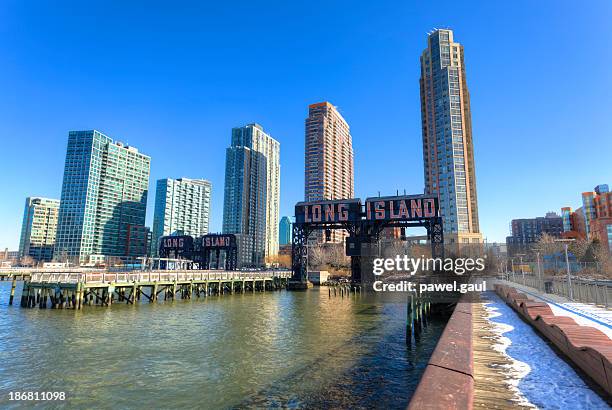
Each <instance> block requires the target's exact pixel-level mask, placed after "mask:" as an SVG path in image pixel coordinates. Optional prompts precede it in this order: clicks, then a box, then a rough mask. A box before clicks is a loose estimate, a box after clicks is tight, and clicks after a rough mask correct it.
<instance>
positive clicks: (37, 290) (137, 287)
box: [9, 270, 291, 309]
mask: <svg viewBox="0 0 612 410" xmlns="http://www.w3.org/2000/svg"><path fill="white" fill-rule="evenodd" d="M290 277H291V272H290V271H283V270H268V271H215V270H207V271H198V270H185V271H167V270H164V271H149V272H145V271H130V272H41V271H39V272H32V273H31V275H30V278H29V280H26V281H25V282H24V286H23V290H22V295H21V306H22V307H36V306H38V307H40V308H41V309H45V308H47V307H48V305H49V303H50V304H51V308H72V309H80V308H82V307H83V306H84V305H93V304H97V305H101V306H111V304H112V303H113V302H114V301H115V300H116V301H118V302H125V303H127V304H135V303H136V302H137V301H140V300H141V297H142V298H146V299H148V301H149V302H155V301H158V300H160V299H162V300H174V299H175V298H176V297H177V295H179V296H180V298H181V299H191V298H192V297H194V296H195V297H203V296H209V295H213V294H216V295H221V294H224V293H235V292H240V293H244V292H247V291H250V292H255V291H266V290H278V289H282V288H284V287H286V285H287V281H288V279H289V278H290ZM14 289H15V281H13V289H12V290H11V298H10V301H9V303H10V304H12V301H13V295H14Z"/></svg>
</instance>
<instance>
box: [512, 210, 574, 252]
mask: <svg viewBox="0 0 612 410" xmlns="http://www.w3.org/2000/svg"><path fill="white" fill-rule="evenodd" d="M510 229H511V231H512V235H511V236H508V237H507V238H506V244H507V246H508V254H509V255H510V256H512V255H515V254H517V253H526V252H528V251H530V250H531V249H532V248H533V245H534V244H535V243H536V242H538V240H540V238H541V237H542V235H543V234H544V233H546V234H548V235H551V236H553V237H555V238H560V237H561V234H562V233H563V218H562V217H560V216H559V215H557V214H556V213H554V212H548V213H547V214H546V216H544V217H537V218H527V219H513V220H512V222H511V223H510Z"/></svg>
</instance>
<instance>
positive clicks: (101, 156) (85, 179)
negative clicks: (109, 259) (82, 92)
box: [54, 130, 151, 262]
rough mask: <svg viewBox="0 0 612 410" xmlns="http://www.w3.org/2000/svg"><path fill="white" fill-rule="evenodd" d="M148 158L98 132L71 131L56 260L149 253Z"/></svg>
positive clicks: (79, 259) (86, 260) (80, 260)
mask: <svg viewBox="0 0 612 410" xmlns="http://www.w3.org/2000/svg"><path fill="white" fill-rule="evenodd" d="M150 165H151V159H150V157H148V156H147V155H144V154H142V153H140V152H138V150H137V149H136V148H134V147H129V146H125V145H123V144H122V143H121V142H114V141H113V140H112V139H111V138H110V137H108V136H106V135H104V134H102V133H101V132H99V131H96V130H91V131H70V133H69V134H68V148H67V151H66V162H65V166H64V179H63V183H62V195H61V201H60V209H59V218H58V229H57V239H56V244H55V251H54V253H55V258H58V259H59V260H62V259H64V258H68V259H71V260H74V261H79V262H88V260H89V258H90V256H91V255H96V256H105V257H106V256H118V257H137V256H143V255H146V254H147V238H148V232H147V229H146V228H145V226H144V224H145V215H146V204H147V193H148V186H149V173H150Z"/></svg>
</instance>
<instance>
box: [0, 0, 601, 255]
mask: <svg viewBox="0 0 612 410" xmlns="http://www.w3.org/2000/svg"><path fill="white" fill-rule="evenodd" d="M128 3H129V4H128ZM586 3H587V2H582V3H579V2H574V1H559V0H557V1H538V2H534V1H513V2H495V1H486V2H475V3H470V2H465V1H461V2H457V1H452V2H443V1H438V2H426V1H418V2H417V1H397V2H386V1H380V2H354V1H323V2H320V1H308V2H301V1H295V2H286V1H279V2H255V1H248V2H233V1H226V2H206V1H199V2H182V1H174V2H165V3H162V2H150V1H146V2H145V1H131V2H124V1H103V2H102V1H101V2H83V1H79V2H61V1H60V2H40V3H36V2H22V1H4V2H3V5H2V7H1V8H0V141H1V144H0V153H1V156H0V158H1V161H0V175H2V181H3V184H2V189H1V190H0V192H1V194H0V248H2V249H3V248H5V247H9V248H11V249H16V248H17V246H18V242H19V240H18V237H19V231H20V225H21V219H22V213H23V205H24V201H25V198H26V197H27V196H47V197H51V198H59V196H60V190H61V183H62V172H63V165H64V156H65V150H66V142H67V135H68V131H69V130H80V129H92V128H95V129H99V130H100V131H102V132H104V133H106V134H107V135H109V136H111V137H113V138H115V139H119V140H122V141H124V142H127V143H129V144H131V145H134V146H136V147H137V148H139V149H140V151H142V152H144V153H146V154H148V155H150V156H151V157H152V165H151V184H150V187H151V188H150V191H149V208H148V212H147V221H148V223H149V224H151V223H152V215H153V200H154V195H155V192H154V189H155V181H156V180H157V179H159V178H164V177H181V176H185V177H190V178H206V179H209V180H211V181H212V183H213V201H212V210H213V211H212V220H211V229H212V230H213V231H216V230H220V229H221V222H222V221H221V218H222V208H223V182H224V167H225V148H226V147H227V146H228V145H229V142H230V132H231V128H232V127H234V126H239V125H244V124H246V123H249V122H258V123H260V124H262V125H263V126H264V128H265V129H266V130H267V131H268V132H269V133H270V134H271V135H273V136H274V137H275V138H276V139H278V140H279V141H280V143H281V166H282V171H281V205H282V206H281V214H282V215H287V214H289V215H290V214H292V213H293V205H294V204H295V202H297V201H299V200H302V198H303V189H304V188H303V187H304V177H303V167H304V119H305V117H306V115H307V106H308V104H310V103H313V102H319V101H323V100H329V101H331V102H332V103H333V104H335V105H337V106H338V107H339V109H340V111H341V112H342V114H343V115H344V117H345V118H346V120H347V121H348V122H349V124H350V127H351V132H352V135H353V146H354V150H355V179H356V184H355V185H356V195H357V196H359V197H363V198H365V197H366V196H370V195H376V194H377V192H378V191H380V192H381V194H394V193H395V191H396V190H397V189H399V190H400V191H403V190H404V189H405V190H406V191H407V192H409V193H421V192H422V191H423V168H422V148H421V123H420V102H419V88H418V77H419V55H420V53H421V51H422V50H423V48H424V47H425V45H426V34H427V32H428V31H429V30H431V29H432V28H435V27H448V28H452V29H453V30H454V31H455V39H456V41H459V42H461V43H462V44H463V45H464V46H465V55H466V57H465V59H466V60H465V61H466V66H467V75H468V86H469V89H470V93H471V98H472V118H473V128H474V144H475V159H476V173H477V182H478V201H479V210H480V223H481V230H482V232H483V233H484V235H485V236H486V237H487V238H488V240H489V241H492V240H503V239H504V238H505V236H506V235H507V233H508V223H509V221H510V220H511V219H512V218H517V217H533V216H537V215H543V214H544V213H545V212H546V211H549V210H556V211H559V209H560V207H562V206H564V205H572V206H574V207H578V206H579V201H580V193H581V192H582V191H587V190H591V189H592V188H593V187H594V186H595V185H597V184H600V183H612V164H611V162H610V152H611V151H612V122H611V119H612V92H611V89H612V75H611V74H610V71H609V70H610V67H611V66H612V41H611V40H612V34H611V33H610V31H609V26H610V21H611V19H612V3H610V2H609V1H607V0H602V1H592V2H588V6H587V4H586Z"/></svg>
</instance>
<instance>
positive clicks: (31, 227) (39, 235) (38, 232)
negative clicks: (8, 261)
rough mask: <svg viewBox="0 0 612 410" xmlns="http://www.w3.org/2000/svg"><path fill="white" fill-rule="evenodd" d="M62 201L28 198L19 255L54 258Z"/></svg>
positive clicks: (42, 259)
mask: <svg viewBox="0 0 612 410" xmlns="http://www.w3.org/2000/svg"><path fill="white" fill-rule="evenodd" d="M59 206H60V201H59V200H57V199H48V198H40V197H29V198H26V203H25V209H24V211H23V223H22V224H21V238H20V240H19V256H20V257H22V258H23V257H25V256H29V257H31V258H32V259H34V260H35V261H50V260H51V259H53V246H54V245H55V235H56V232H57V215H58V213H59Z"/></svg>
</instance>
